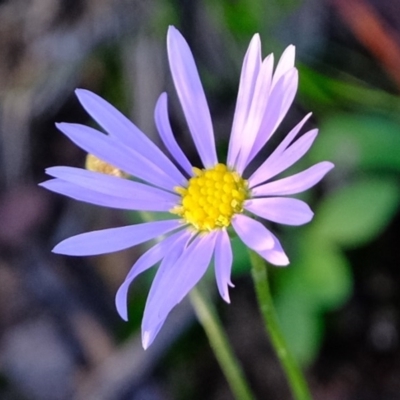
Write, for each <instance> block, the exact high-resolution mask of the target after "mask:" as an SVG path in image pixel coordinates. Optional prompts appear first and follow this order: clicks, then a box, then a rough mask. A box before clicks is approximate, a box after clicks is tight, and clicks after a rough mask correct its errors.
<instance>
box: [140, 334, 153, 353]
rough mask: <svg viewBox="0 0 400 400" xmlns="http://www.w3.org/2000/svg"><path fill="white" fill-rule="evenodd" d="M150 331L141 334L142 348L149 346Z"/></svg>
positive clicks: (145, 348)
mask: <svg viewBox="0 0 400 400" xmlns="http://www.w3.org/2000/svg"><path fill="white" fill-rule="evenodd" d="M150 344H151V342H150V331H144V332H143V335H142V346H143V349H144V350H147V349H148V348H149V346H150Z"/></svg>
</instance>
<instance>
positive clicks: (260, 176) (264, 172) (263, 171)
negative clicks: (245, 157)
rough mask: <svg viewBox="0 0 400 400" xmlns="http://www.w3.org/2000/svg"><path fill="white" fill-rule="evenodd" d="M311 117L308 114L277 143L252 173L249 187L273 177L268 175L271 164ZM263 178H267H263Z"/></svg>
mask: <svg viewBox="0 0 400 400" xmlns="http://www.w3.org/2000/svg"><path fill="white" fill-rule="evenodd" d="M310 117H311V113H308V114H307V115H306V116H305V117H304V118H303V119H302V120H301V121H300V122H299V123H298V124H297V125H296V126H295V127H294V128H293V129H292V130H291V131H290V132H289V133H288V134H287V135H286V137H285V138H284V139H283V140H282V142H280V143H279V145H278V147H277V148H276V149H275V150H274V151H273V152H272V153H271V155H270V156H269V157H268V158H267V159H266V160H265V161H264V162H263V164H261V166H260V167H259V168H258V169H257V170H256V171H255V172H254V173H253V175H252V176H251V177H250V178H249V180H248V181H249V185H250V187H253V186H256V185H258V184H259V183H262V182H265V181H266V180H267V179H269V178H271V177H272V176H273V175H270V173H269V170H270V168H272V166H273V164H274V163H275V162H276V160H277V159H278V158H280V156H281V155H282V154H283V152H284V151H285V150H286V149H287V147H288V146H289V145H290V143H292V141H293V140H294V139H295V138H296V136H297V135H298V133H299V132H300V130H301V128H302V127H303V126H304V124H305V123H306V122H307V120H308V119H309V118H310ZM265 176H268V177H267V178H265Z"/></svg>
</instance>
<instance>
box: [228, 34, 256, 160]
mask: <svg viewBox="0 0 400 400" xmlns="http://www.w3.org/2000/svg"><path fill="white" fill-rule="evenodd" d="M260 66H261V42H260V35H258V34H256V35H254V36H253V38H252V39H251V42H250V44H249V48H248V49H247V52H246V55H245V57H244V60H243V65H242V72H241V74H240V83H239V91H238V96H237V101H236V108H235V114H234V118H233V123H232V131H231V136H230V140H229V150H228V165H229V166H230V167H233V166H234V165H235V162H236V159H237V156H238V153H239V151H240V146H241V144H242V132H243V128H244V125H245V122H246V119H247V116H248V113H249V110H250V106H251V101H252V99H253V94H254V88H255V84H256V80H257V76H258V73H259V70H260Z"/></svg>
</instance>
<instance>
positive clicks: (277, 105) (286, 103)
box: [246, 68, 298, 166]
mask: <svg viewBox="0 0 400 400" xmlns="http://www.w3.org/2000/svg"><path fill="white" fill-rule="evenodd" d="M297 85H298V72H297V70H296V68H292V69H291V70H289V71H287V72H286V73H285V74H284V75H283V76H282V77H281V78H280V79H279V81H278V82H277V83H276V85H275V86H274V87H273V88H272V91H271V94H270V96H269V101H268V107H267V109H266V111H265V113H264V116H263V120H262V123H261V127H260V129H259V130H258V131H257V137H256V139H255V141H254V145H253V147H252V149H251V152H250V154H249V157H248V158H247V160H246V166H247V165H248V164H249V163H250V161H251V160H252V159H253V158H254V156H255V155H256V154H257V153H258V152H259V151H260V150H261V148H262V147H263V146H264V145H265V143H267V141H268V140H269V139H270V137H271V136H272V135H273V134H274V132H275V131H276V129H277V128H278V126H279V124H280V123H281V122H282V120H283V118H284V117H285V115H286V113H287V112H288V110H289V108H290V106H291V105H292V103H293V100H294V96H295V95H296V91H297Z"/></svg>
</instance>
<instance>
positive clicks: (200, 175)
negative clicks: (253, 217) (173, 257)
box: [171, 164, 248, 231]
mask: <svg viewBox="0 0 400 400" xmlns="http://www.w3.org/2000/svg"><path fill="white" fill-rule="evenodd" d="M193 173H194V176H193V177H192V178H191V179H190V180H189V182H188V185H187V187H186V188H184V187H180V186H179V187H176V188H175V191H176V192H177V193H178V194H180V195H181V196H182V199H181V204H179V205H178V206H176V207H174V208H173V209H172V210H171V212H172V213H174V214H177V215H179V216H181V217H182V218H183V219H184V220H185V221H186V222H188V223H190V224H192V225H193V226H194V227H195V228H196V229H198V230H199V231H211V230H213V229H220V228H224V227H227V226H229V225H230V223H231V219H232V217H233V215H234V214H237V213H240V212H242V211H243V202H244V201H245V200H246V199H247V198H248V184H247V181H246V180H245V179H243V178H242V177H241V176H240V175H239V174H238V173H237V172H235V171H231V170H229V169H228V167H227V166H226V165H224V164H217V165H216V166H215V167H214V168H210V169H199V168H193Z"/></svg>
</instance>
